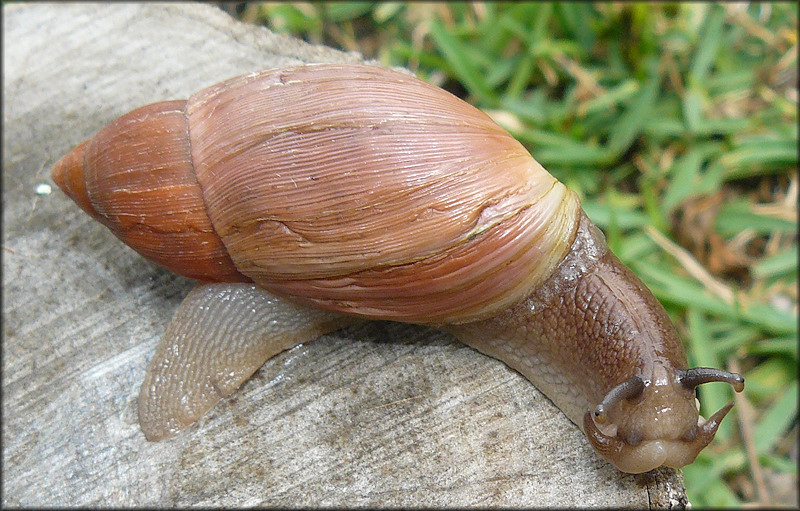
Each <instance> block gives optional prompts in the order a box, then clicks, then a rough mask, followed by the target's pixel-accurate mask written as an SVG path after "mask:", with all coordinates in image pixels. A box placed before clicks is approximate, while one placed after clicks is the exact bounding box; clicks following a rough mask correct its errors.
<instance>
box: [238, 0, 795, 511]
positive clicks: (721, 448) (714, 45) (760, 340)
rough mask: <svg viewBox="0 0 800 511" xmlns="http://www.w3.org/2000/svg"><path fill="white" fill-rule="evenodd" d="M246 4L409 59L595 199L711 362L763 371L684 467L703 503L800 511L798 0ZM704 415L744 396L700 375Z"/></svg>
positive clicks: (374, 51)
mask: <svg viewBox="0 0 800 511" xmlns="http://www.w3.org/2000/svg"><path fill="white" fill-rule="evenodd" d="M238 14H240V17H241V18H243V19H245V20H247V21H252V22H254V23H263V24H265V25H267V26H268V27H270V28H271V29H272V30H274V31H277V32H284V33H289V34H292V35H294V36H297V37H301V38H303V39H306V40H308V41H310V42H314V43H320V44H327V45H330V46H334V47H338V48H341V49H344V50H352V51H358V52H361V53H362V54H364V55H365V56H367V57H370V58H375V59H377V60H379V61H380V62H381V63H383V64H384V65H397V66H405V67H408V68H410V69H412V70H413V71H415V72H416V73H417V74H418V76H420V77H421V78H423V79H425V80H427V81H429V82H431V83H434V84H436V85H439V86H441V87H444V88H446V89H448V90H450V91H451V92H453V93H455V94H456V95H458V96H460V97H462V98H464V99H466V100H467V101H469V102H471V103H473V104H474V105H476V106H477V107H479V108H481V109H483V110H484V111H486V112H487V113H489V114H490V115H492V117H493V118H494V119H495V120H496V121H497V122H498V123H499V124H501V125H502V126H504V127H505V128H507V129H508V130H509V131H510V132H511V133H512V134H513V135H514V136H515V137H517V138H518V139H519V140H520V141H522V142H523V143H524V144H525V145H526V146H527V147H528V149H529V150H530V151H531V153H532V154H533V155H534V157H535V158H536V159H537V160H538V161H539V162H540V163H542V164H543V165H544V166H545V167H546V168H547V169H548V170H549V171H550V172H551V173H552V174H553V175H555V176H556V177H557V178H558V179H560V180H561V181H562V182H564V183H565V184H567V185H568V186H569V187H571V188H572V189H573V190H575V191H577V192H578V194H579V195H580V196H581V198H582V201H583V204H584V208H585V210H586V211H587V213H588V214H589V216H590V217H591V218H592V219H593V220H594V221H595V222H596V223H597V224H598V225H599V226H600V227H601V228H602V229H603V230H604V231H605V232H606V234H607V237H608V241H609V244H610V245H611V247H612V249H613V250H614V252H616V253H617V255H618V256H619V257H620V258H621V259H622V260H623V261H625V262H626V263H627V264H629V265H630V266H631V267H632V268H633V270H634V271H635V272H637V273H638V274H639V275H640V276H641V278H642V279H643V280H644V281H645V282H646V283H647V285H648V286H649V287H650V288H651V289H652V290H653V292H654V293H655V295H656V296H657V297H658V298H659V299H660V300H661V301H662V303H664V304H665V306H666V307H667V309H668V312H669V313H670V315H671V317H672V319H673V320H674V322H675V324H676V325H677V327H678V330H679V332H680V333H681V335H682V338H683V339H685V341H686V344H687V349H688V352H689V358H690V364H691V365H693V366H715V367H722V368H726V369H729V370H733V371H739V372H741V373H742V374H743V375H744V376H745V378H746V380H747V389H746V391H745V393H744V394H743V395H740V396H736V404H737V406H736V407H735V408H734V411H733V412H732V413H731V415H730V416H729V419H728V420H726V421H724V422H723V424H722V427H721V428H720V430H719V433H718V435H717V439H716V440H715V441H714V442H713V444H712V445H711V446H710V447H709V448H707V449H706V450H705V451H703V453H701V455H700V456H699V457H698V459H697V461H696V462H695V463H694V464H692V465H690V466H688V467H686V468H685V470H684V473H685V480H686V487H687V491H688V494H689V498H690V500H691V502H692V503H693V504H694V505H695V506H702V507H706V506H710V507H717V506H724V507H739V506H747V505H753V504H760V505H768V504H769V505H790V506H796V505H797V493H796V490H795V486H796V484H797V452H798V441H797V437H798V423H797V392H798V389H797V375H798V345H797V311H798V307H797V268H798V265H797V257H798V253H797V191H798V176H797V159H798V148H797V141H798V128H797V122H798V115H797V114H798V109H797V77H796V75H797V44H798V41H797V35H798V31H797V19H798V18H797V16H798V12H797V5H796V4H794V3H763V4H762V3H752V4H751V3H736V4H733V3H731V4H722V5H711V4H699V3H656V4H640V3H601V4H588V3H508V4H504V3H488V4H481V3H475V4H460V3H448V4H426V3H411V4H404V3H395V2H388V3H371V2H337V3H330V4H327V3H322V4H316V3H315V4H311V3H297V4H286V3H265V4H258V3H249V4H239V6H238ZM700 393H701V400H702V402H703V413H704V414H706V415H708V414H709V413H710V412H713V411H714V410H717V409H719V408H720V407H721V406H723V405H724V404H725V403H726V402H727V401H729V400H730V399H731V397H732V396H731V395H732V392H731V391H730V390H729V389H728V388H727V387H726V386H724V385H706V386H704V387H702V388H701V390H700Z"/></svg>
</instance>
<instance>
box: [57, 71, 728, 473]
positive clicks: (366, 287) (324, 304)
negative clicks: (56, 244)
mask: <svg viewBox="0 0 800 511" xmlns="http://www.w3.org/2000/svg"><path fill="white" fill-rule="evenodd" d="M53 178H54V180H55V181H56V183H57V184H58V185H59V186H60V187H61V188H62V189H63V190H64V191H65V192H66V193H67V195H69V196H70V197H71V198H72V199H73V200H75V202H76V203H78V205H80V206H81V207H82V208H83V209H84V210H86V211H87V212H88V213H89V214H90V215H92V216H93V217H94V218H96V219H97V220H99V221H100V222H102V223H103V224H105V225H106V226H107V227H109V228H110V229H111V230H112V232H113V233H114V234H115V235H116V236H117V237H119V238H120V239H121V240H122V241H124V242H125V243H126V244H128V245H129V246H131V247H132V248H134V249H135V250H137V251H138V252H140V253H141V254H142V255H144V256H145V257H147V258H149V259H151V260H153V261H155V262H157V263H159V264H161V265H163V266H165V267H167V268H169V269H171V270H173V271H175V272H177V273H180V274H182V275H185V276H187V277H191V278H195V279H198V280H201V281H206V282H217V283H227V284H217V285H214V284H205V285H200V286H198V288H196V289H195V291H193V292H192V293H191V294H190V296H189V297H187V300H186V302H184V304H182V306H181V308H180V309H179V310H178V312H177V313H176V316H175V318H174V319H173V321H172V323H171V324H170V326H169V327H168V329H167V333H166V334H165V337H164V340H163V341H162V344H161V346H159V348H158V350H157V352H156V355H155V356H154V359H153V362H152V363H151V366H150V369H149V371H148V375H147V379H146V381H145V384H144V385H143V387H142V393H141V395H140V410H139V412H140V422H141V423H142V427H143V429H144V430H145V433H146V434H147V436H148V438H151V439H158V438H163V437H165V436H169V435H171V434H173V433H174V432H175V431H177V430H179V429H181V428H183V427H185V426H186V425H188V424H190V423H192V422H193V421H194V420H196V419H197V418H198V417H199V416H201V415H202V414H203V413H204V412H205V411H206V410H207V409H208V408H209V407H210V406H212V405H213V404H214V403H215V402H216V401H218V400H219V399H220V397H221V396H224V395H227V394H229V393H230V392H232V391H233V390H234V389H235V388H236V387H237V386H238V385H239V384H240V383H241V382H242V381H244V380H245V379H247V378H248V377H249V376H250V375H251V374H252V373H253V372H254V371H255V370H257V369H258V367H259V366H260V365H261V364H262V363H263V362H264V361H265V360H267V359H268V358H269V357H271V356H273V355H274V354H276V353H278V352H280V351H281V350H283V349H287V348H288V347H291V346H293V345H295V344H298V343H300V342H305V341H307V340H310V339H313V338H314V337H316V336H318V335H320V334H322V333H325V332H327V331H331V330H332V329H335V328H340V327H341V326H343V325H346V324H349V323H352V321H353V320H352V319H348V318H351V317H360V318H378V319H389V320H398V321H406V322H411V323H421V324H431V325H436V326H439V327H441V328H443V329H445V330H447V331H450V332H452V333H454V334H455V335H456V336H457V337H458V338H459V339H461V340H462V341H464V342H466V343H467V344H469V345H471V346H473V347H475V348H477V349H479V350H480V351H482V352H484V353H486V354H488V355H490V356H493V357H496V358H498V359H500V360H503V361H504V362H506V363H507V364H508V365H509V366H511V367H512V368H514V369H517V370H518V371H519V372H521V373H522V374H523V375H525V376H526V377H528V378H529V379H530V380H531V381H533V382H534V383H536V384H537V386H539V387H540V388H541V389H542V390H543V391H544V392H545V393H546V394H547V395H548V396H549V397H550V398H551V399H553V401H554V402H555V403H556V404H557V405H559V406H560V407H561V408H562V410H564V411H565V413H566V414H567V415H568V416H569V417H570V418H571V419H572V420H573V421H574V422H575V423H576V424H578V425H579V426H580V427H582V428H583V429H584V431H585V432H586V433H587V435H588V436H589V439H590V441H591V443H592V445H593V446H594V447H595V449H596V451H597V452H598V453H599V454H601V455H602V456H604V457H605V458H606V459H608V460H610V461H612V462H613V463H615V464H616V465H617V466H618V467H620V468H621V469H622V470H626V471H632V472H641V471H645V470H650V469H651V468H654V467H656V466H659V465H661V464H668V465H670V466H682V465H684V464H686V463H690V462H691V461H693V460H694V457H695V456H696V455H697V452H699V451H700V450H701V449H702V448H703V447H705V445H706V444H708V443H709V442H710V441H711V439H712V438H713V436H714V433H715V432H716V427H717V426H718V424H719V421H720V420H721V419H722V417H723V416H724V414H725V413H727V409H723V410H721V411H720V412H718V413H717V414H715V416H714V417H712V418H711V419H710V420H709V421H705V420H704V419H702V418H700V417H698V413H697V407H696V402H695V399H694V387H695V386H696V385H697V384H699V383H704V382H706V381H726V382H728V383H731V384H733V385H734V387H735V388H736V389H737V390H741V389H740V387H741V386H742V385H743V380H742V379H741V377H739V376H738V375H732V374H730V373H725V372H724V371H717V370H710V369H709V370H703V371H701V370H700V369H693V370H692V369H687V368H686V366H687V363H686V356H685V354H684V352H683V349H682V346H681V343H680V340H679V339H678V337H677V334H676V333H675V332H674V329H673V328H672V326H671V325H670V324H669V320H668V318H667V316H666V313H665V312H664V310H663V308H662V307H661V306H660V304H659V303H658V301H657V300H656V299H655V298H654V297H653V296H652V294H651V293H650V292H649V291H648V290H647V289H646V287H645V286H644V285H643V284H642V283H641V281H639V280H638V279H637V278H636V277H635V276H634V275H633V273H632V272H630V270H628V269H627V268H625V267H624V265H622V263H620V262H619V260H618V259H616V258H615V257H614V256H613V254H611V252H610V251H608V248H607V247H606V245H605V242H604V239H603V237H602V234H601V233H600V232H599V231H598V230H597V229H596V228H595V227H594V226H593V225H592V224H591V222H590V221H589V219H588V218H587V217H586V216H585V214H583V212H582V211H581V209H580V205H579V202H578V199H577V197H576V195H575V194H574V193H573V192H571V191H569V190H568V189H567V188H566V187H564V185H562V184H561V183H559V182H558V181H557V180H556V179H555V178H553V176H551V175H550V174H549V173H547V171H545V170H544V169H543V168H542V167H541V165H539V164H538V163H537V162H536V161H535V160H534V159H533V158H532V157H531V156H530V154H529V153H528V152H527V151H526V150H525V149H524V148H523V147H522V145H521V144H520V143H519V142H517V141H516V140H515V139H514V138H513V137H511V136H510V135H509V134H508V133H507V132H505V131H504V130H503V129H501V128H500V127H499V126H497V125H496V124H495V123H494V122H493V121H492V120H491V119H490V118H489V117H488V116H487V115H485V114H484V113H482V112H480V111H479V110H477V109H475V108H474V107H472V106H470V105H468V104H467V103H465V102H463V101H461V100H460V99H458V98H456V97H455V96H452V95H451V94H449V93H447V92H445V91H443V90H442V89H439V88H437V87H434V86H431V85H429V84H426V83H425V82H422V81H420V80H418V79H416V78H414V77H411V76H408V75H405V74H401V73H398V72H393V71H388V70H384V69H381V68H377V67H372V66H356V65H344V66H333V65H310V66H302V67H295V68H284V69H273V70H267V71H264V72H260V73H252V74H248V75H244V76H240V77H236V78H233V79H230V80H227V81H225V82H222V83H220V84H217V85H214V86H212V87H209V88H207V89H205V90H203V91H200V92H198V93H197V94H194V95H193V96H191V97H190V98H189V99H188V100H186V101H166V102H162V103H156V104H153V105H149V106H145V107H142V108H139V109H137V110H134V111H133V112H131V113H129V114H127V115H125V116H123V117H121V118H119V119H117V120H116V121H114V122H112V123H111V124H110V125H108V126H107V127H106V128H104V129H103V130H101V131H100V132H99V133H98V134H97V135H96V136H95V137H93V138H91V139H89V140H88V141H86V142H84V143H83V144H81V145H79V146H78V147H77V148H75V149H74V150H73V151H72V152H71V153H69V154H68V155H66V156H65V157H64V158H62V159H61V160H60V161H59V162H58V163H57V164H56V166H55V167H54V170H53ZM276 296H279V297H285V298H289V299H290V300H291V302H288V301H285V300H282V299H278V298H277V297H276ZM319 310H322V311H324V312H320V311H319ZM339 313H344V314H346V315H347V316H343V315H340V314H339ZM220 325H225V327H226V328H222V327H221V326H220ZM247 325H249V326H247ZM253 325H257V326H258V328H253ZM220 332H227V334H224V333H220ZM237 336H238V339H236V340H233V339H232V338H233V337H237ZM265 338H266V339H267V340H266V341H265ZM179 352H180V354H179V355H176V354H177V353H179ZM576 353H577V354H578V355H579V356H578V357H576V356H575V354H576ZM701 369H702V368H701ZM691 371H694V372H691ZM698 371H699V372H698ZM704 371H705V372H704ZM667 408H669V409H671V410H672V409H674V410H675V411H674V412H669V413H667V411H666V410H667ZM728 409H729V408H728Z"/></svg>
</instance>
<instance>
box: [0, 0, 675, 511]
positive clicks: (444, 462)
mask: <svg viewBox="0 0 800 511" xmlns="http://www.w3.org/2000/svg"><path fill="white" fill-rule="evenodd" d="M3 24H4V27H3V28H4V45H3V50H4V73H3V78H4V83H3V87H4V94H3V102H4V103H3V108H4V118H3V124H4V126H3V157H4V159H3V252H2V254H3V295H4V296H3V299H4V300H3V355H4V357H3V361H4V366H3V438H2V440H3V472H2V475H3V485H2V487H3V497H2V502H3V505H4V506H17V505H23V506H51V505H102V506H106V505H125V506H139V505H147V506H167V505H179V506H188V505H226V506H235V505H276V506H297V505H306V506H319V505H326V506H334V505H350V506H354V505H369V506H459V507H463V506H472V505H478V506H501V505H502V506H558V507H564V506H608V507H612V506H613V507H616V506H633V507H665V506H670V505H678V506H680V505H682V504H685V495H684V493H683V486H682V476H681V475H680V473H677V472H675V471H672V470H661V471H656V472H654V473H650V474H644V475H638V476H633V475H625V474H622V473H620V472H618V471H617V470H616V469H614V468H613V467H611V466H610V465H608V464H606V463H605V462H603V461H602V460H600V459H599V458H597V457H596V456H595V455H594V453H593V452H592V451H591V449H590V447H589V445H588V443H587V442H586V441H585V440H584V438H583V436H582V435H581V433H580V432H579V430H578V428H577V427H575V426H574V425H573V424H572V423H570V422H569V421H568V420H567V419H566V418H565V417H564V415H562V414H561V413H560V412H559V410H558V409H557V408H555V407H554V406H553V405H552V404H551V403H550V402H549V401H548V400H547V399H546V398H544V397H543V396H542V395H541V394H540V393H539V392H538V391H536V389H535V388H534V387H533V385H531V384H530V383H529V382H528V381H527V380H525V379H523V378H522V377H521V376H520V375H518V374H517V373H515V372H513V371H511V370H510V369H508V368H507V367H505V366H504V365H503V364H502V363H500V362H498V361H495V360H492V359H489V358H487V357H484V356H482V355H480V354H479V353H477V352H475V351H473V350H471V349H469V348H467V347H465V346H463V345H461V344H459V343H458V342H456V341H455V340H454V339H452V338H451V337H448V336H446V335H444V334H440V333H437V332H435V331H433V330H429V329H425V328H420V327H413V326H406V325H399V324H393V323H368V324H366V325H363V326H361V327H358V328H352V329H348V330H343V331H340V332H337V333H335V334H333V335H328V336H325V337H323V338H321V339H319V340H317V341H315V342H312V343H309V344H307V345H303V346H299V347H297V348H295V349H293V350H291V351H289V352H285V353H283V354H281V355H279V356H278V357H276V358H274V359H273V360H271V361H269V362H267V364H266V365H265V366H264V367H263V368H262V369H261V370H260V371H258V372H257V373H256V375H255V376H254V378H252V379H251V380H250V381H249V382H248V383H246V384H245V385H244V386H243V387H242V388H241V389H240V390H239V391H238V392H237V393H235V394H234V395H233V397H232V398H230V399H226V400H223V402H222V403H220V404H219V405H218V406H217V407H215V408H214V409H213V410H212V411H211V413H209V414H208V415H207V416H205V417H204V418H203V419H201V420H200V421H199V422H198V423H197V424H195V425H194V426H193V427H191V428H190V429H188V430H186V431H185V432H183V433H182V434H179V435H178V436H177V437H175V438H173V439H170V440H167V441H163V442H158V443H150V442H147V441H146V440H145V438H144V435H143V434H142V433H141V431H140V429H139V425H138V423H137V417H136V407H135V403H136V401H135V400H136V396H137V393H138V390H139V385H140V384H141V382H142V380H143V378H144V373H145V368H146V365H147V362H148V361H149V359H150V357H151V356H152V354H153V351H154V349H155V346H156V343H157V342H158V340H159V337H160V335H161V334H162V332H163V331H164V328H165V325H166V323H167V322H168V321H169V319H170V317H171V315H172V312H173V311H174V310H175V308H176V307H177V305H178V303H179V302H180V300H181V298H182V297H183V296H185V295H186V294H187V292H188V291H189V289H190V288H191V286H192V282H191V281H189V280H187V279H183V278H180V277H176V276H174V275H172V274H170V273H168V272H166V271H164V270H161V269H159V268H157V267H155V266H154V265H151V264H149V263H147V262H146V261H144V260H143V259H142V258H140V257H139V256H138V255H137V254H135V253H134V252H133V251H132V250H130V249H128V248H126V247H124V246H123V245H122V244H121V243H119V242H118V241H117V240H116V239H115V238H114V237H113V236H112V235H111V234H110V233H109V232H108V231H107V230H106V229H105V228H103V227H102V226H101V225H100V224H97V223H94V222H92V221H90V219H89V218H88V217H87V216H86V215H85V214H84V213H82V212H81V211H80V210H79V209H78V208H77V207H76V206H75V205H74V204H73V203H71V202H70V201H69V200H68V199H67V198H66V197H65V196H64V195H63V194H62V193H61V192H60V191H59V190H58V189H57V188H56V187H55V186H54V184H53V183H52V181H51V179H50V166H51V165H52V163H53V162H54V161H55V160H56V159H57V158H58V157H59V156H61V155H62V154H63V153H65V152H66V151H67V150H68V149H70V148H71V147H72V146H74V145H75V144H77V143H79V142H81V141H82V140H83V139H84V138H86V137H88V136H90V135H91V134H93V133H94V132H95V131H96V130H98V129H99V128H101V127H102V126H104V125H105V124H106V123H108V122H109V121H111V120H113V119H114V118H115V117H117V116H118V115H120V114H123V113H125V112H126V111H128V110H130V109H133V108H135V107H138V106H141V105H144V104H147V103H151V102H155V101H160V100H165V99H176V98H184V97H186V96H188V95H189V94H190V93H192V92H195V91H196V90H198V89H200V88H203V87H205V86H208V85H211V84H213V83H216V82H218V81H220V80H223V79H225V78H229V77H231V76H234V75H237V74H240V73H244V72H248V71H252V70H258V69H263V68H268V67H274V66H279V65H285V64H297V63H300V62H357V61H359V60H360V57H359V56H358V55H355V54H345V53H340V52H337V51H334V50H332V49H328V48H323V47H317V46H309V45H306V44H304V43H302V42H299V41H297V40H293V39H290V38H286V37H279V36H275V35H273V34H271V33H270V32H268V31H267V30H265V29H263V28H256V27H253V26H249V25H244V24H241V23H238V22H236V21H234V20H232V19H231V18H230V17H229V16H228V15H226V14H225V13H223V12H222V11H219V10H217V9H216V8H214V7H212V6H209V5H194V4H188V5H186V4H169V5H158V4H135V5H125V4H113V5H103V4H88V5H84V4H69V3H68V4H63V5H50V4H19V5H13V4H12V5H3ZM39 184H50V185H51V186H53V191H52V193H51V194H49V195H39V194H37V185H39Z"/></svg>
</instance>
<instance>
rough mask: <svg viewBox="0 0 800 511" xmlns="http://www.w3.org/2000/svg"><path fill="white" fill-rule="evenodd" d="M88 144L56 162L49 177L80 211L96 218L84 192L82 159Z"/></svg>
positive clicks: (84, 182)
mask: <svg viewBox="0 0 800 511" xmlns="http://www.w3.org/2000/svg"><path fill="white" fill-rule="evenodd" d="M88 143H89V141H88V140H87V141H85V142H83V143H82V144H80V145H79V146H77V147H76V148H75V149H73V150H72V151H70V152H68V153H67V154H65V155H64V156H63V157H62V158H61V159H60V160H58V161H57V162H56V164H55V165H53V171H52V172H51V177H52V178H53V181H55V183H56V184H57V185H58V187H59V188H61V190H62V191H63V192H64V193H65V194H66V195H67V197H69V198H70V199H72V200H73V201H75V203H76V204H77V205H78V206H80V207H81V209H83V210H84V211H86V212H87V213H89V214H90V215H91V216H93V217H94V218H98V215H97V212H96V211H95V210H94V208H93V207H92V203H91V201H90V200H89V194H88V192H87V191H86V180H85V179H84V176H83V158H84V153H85V152H86V146H87V144H88Z"/></svg>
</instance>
